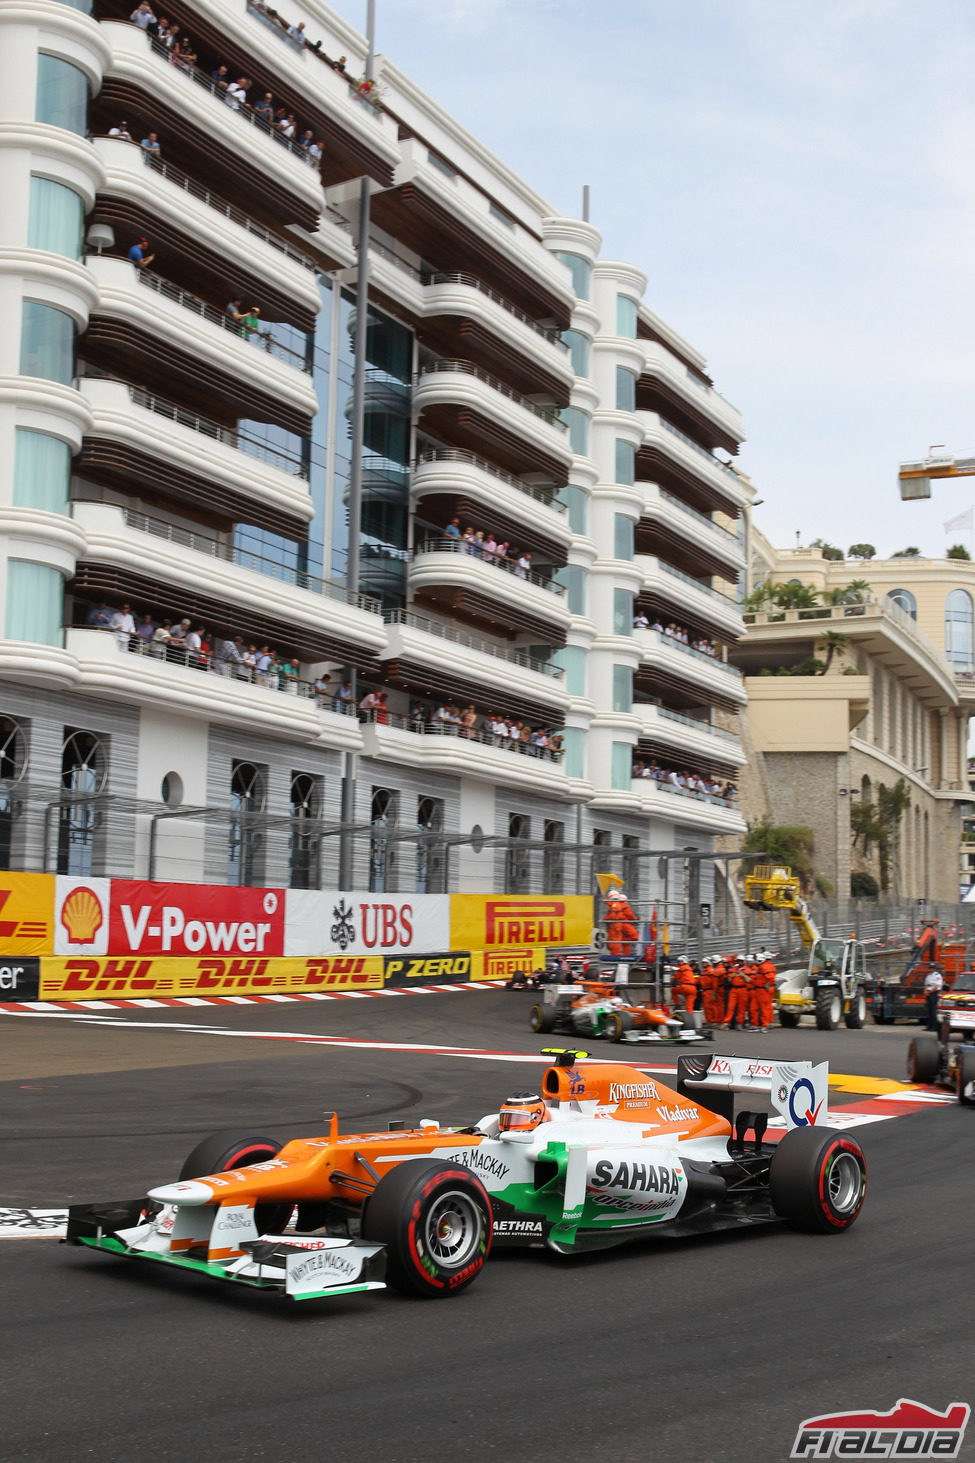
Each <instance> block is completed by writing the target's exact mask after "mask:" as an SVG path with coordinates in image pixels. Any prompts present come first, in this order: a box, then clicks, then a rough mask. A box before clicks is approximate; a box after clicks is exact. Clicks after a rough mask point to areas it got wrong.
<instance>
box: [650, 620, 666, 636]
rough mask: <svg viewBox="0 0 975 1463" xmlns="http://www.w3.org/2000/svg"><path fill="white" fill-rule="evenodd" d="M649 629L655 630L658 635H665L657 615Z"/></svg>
mask: <svg viewBox="0 0 975 1463" xmlns="http://www.w3.org/2000/svg"><path fill="white" fill-rule="evenodd" d="M650 629H651V630H656V631H657V634H658V635H663V634H665V633H666V632H665V630H664V627H663V625H662V624H661V621H660V616H659V615H658V616H657V617H656V619H655V620H654V622H653V624H652V625H651V626H650Z"/></svg>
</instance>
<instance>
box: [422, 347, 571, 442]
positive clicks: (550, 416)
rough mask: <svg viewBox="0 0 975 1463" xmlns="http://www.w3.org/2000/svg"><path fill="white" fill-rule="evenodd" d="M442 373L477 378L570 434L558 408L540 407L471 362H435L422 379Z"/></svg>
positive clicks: (427, 367) (556, 427)
mask: <svg viewBox="0 0 975 1463" xmlns="http://www.w3.org/2000/svg"><path fill="white" fill-rule="evenodd" d="M441 372H444V373H446V372H449V373H450V374H451V375H456V374H457V373H458V372H459V373H461V374H462V375H464V376H476V377H477V379H478V381H483V382H484V384H485V386H490V387H491V390H492V391H497V392H498V393H499V394H500V395H501V396H505V397H507V399H508V400H509V401H513V402H515V403H516V404H517V405H518V406H520V407H523V408H524V410H525V411H530V412H533V413H534V415H535V416H536V417H541V419H542V421H543V422H547V423H548V425H549V426H550V427H553V428H554V429H555V430H556V431H557V432H563V433H565V432H568V430H569V428H568V427H567V425H566V423H565V422H563V421H560V420H559V418H558V415H557V413H558V407H555V406H539V405H538V403H537V402H535V401H529V400H528V397H527V396H522V394H521V392H520V391H514V390H512V388H511V387H510V386H506V385H505V384H504V382H503V381H499V380H498V378H497V376H492V375H491V374H490V372H489V371H482V370H481V368H480V366H474V365H472V364H471V362H470V361H433V362H431V364H430V365H429V366H424V367H423V368H422V370H421V371H420V378H422V377H424V376H432V375H436V374H438V373H441Z"/></svg>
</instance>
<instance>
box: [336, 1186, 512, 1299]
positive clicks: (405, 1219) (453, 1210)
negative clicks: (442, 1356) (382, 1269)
mask: <svg viewBox="0 0 975 1463" xmlns="http://www.w3.org/2000/svg"><path fill="white" fill-rule="evenodd" d="M491 1225H492V1220H491V1200H490V1199H489V1198H488V1195H487V1191H486V1190H485V1188H484V1185H483V1184H482V1183H481V1182H480V1180H479V1179H477V1178H475V1177H474V1175H473V1174H472V1173H469V1172H468V1170H467V1169H466V1168H461V1167H460V1166H459V1165H458V1164H454V1163H443V1162H441V1160H440V1159H438V1158H417V1159H410V1160H408V1161H407V1162H406V1163H400V1164H398V1165H397V1166H396V1168H394V1169H391V1170H390V1171H389V1173H387V1174H385V1175H384V1176H383V1178H381V1179H380V1181H379V1183H378V1185H377V1186H376V1189H375V1191H374V1193H373V1194H372V1195H371V1196H370V1198H369V1200H368V1202H367V1203H366V1206H365V1210H364V1212H363V1215H362V1236H363V1239H368V1240H375V1241H376V1242H378V1243H379V1244H384V1245H385V1246H386V1278H387V1280H388V1281H389V1283H390V1285H392V1286H395V1288H396V1289H397V1290H402V1291H405V1292H406V1294H408V1295H417V1296H423V1297H426V1298H430V1299H433V1298H436V1297H441V1296H448V1295H457V1294H458V1293H459V1292H460V1291H462V1290H466V1289H467V1287H468V1286H469V1285H471V1284H472V1283H473V1282H474V1281H475V1280H476V1279H477V1277H478V1275H480V1273H481V1271H482V1270H483V1269H484V1262H485V1260H486V1259H487V1257H488V1255H489V1253H490V1250H491Z"/></svg>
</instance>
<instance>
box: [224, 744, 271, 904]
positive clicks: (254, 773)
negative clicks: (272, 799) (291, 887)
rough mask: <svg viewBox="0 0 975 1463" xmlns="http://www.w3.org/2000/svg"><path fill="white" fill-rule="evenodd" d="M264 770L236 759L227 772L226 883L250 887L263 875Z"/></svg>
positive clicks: (265, 797)
mask: <svg viewBox="0 0 975 1463" xmlns="http://www.w3.org/2000/svg"><path fill="white" fill-rule="evenodd" d="M266 801H267V768H266V767H258V766H256V765H255V764H254V763H253V762H240V761H238V760H237V759H236V758H235V759H234V761H233V762H232V763H231V768H230V817H229V819H228V820H227V883H228V884H235V885H244V886H248V885H250V886H253V885H255V884H258V885H259V884H260V883H261V882H262V880H263V874H264V829H263V827H262V826H261V824H262V823H263V819H261V818H260V816H259V815H260V814H261V813H263V812H264V808H265V805H266Z"/></svg>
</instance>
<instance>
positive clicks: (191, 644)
mask: <svg viewBox="0 0 975 1463" xmlns="http://www.w3.org/2000/svg"><path fill="white" fill-rule="evenodd" d="M187 624H189V622H188V621H187ZM201 628H202V626H201ZM183 644H184V645H185V646H186V659H187V663H188V664H189V665H195V666H199V667H201V668H205V667H206V660H205V659H204V656H203V636H202V635H201V634H200V630H198V629H197V630H194V629H193V626H192V625H189V628H188V629H187V631H186V638H185V640H184V641H183Z"/></svg>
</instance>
